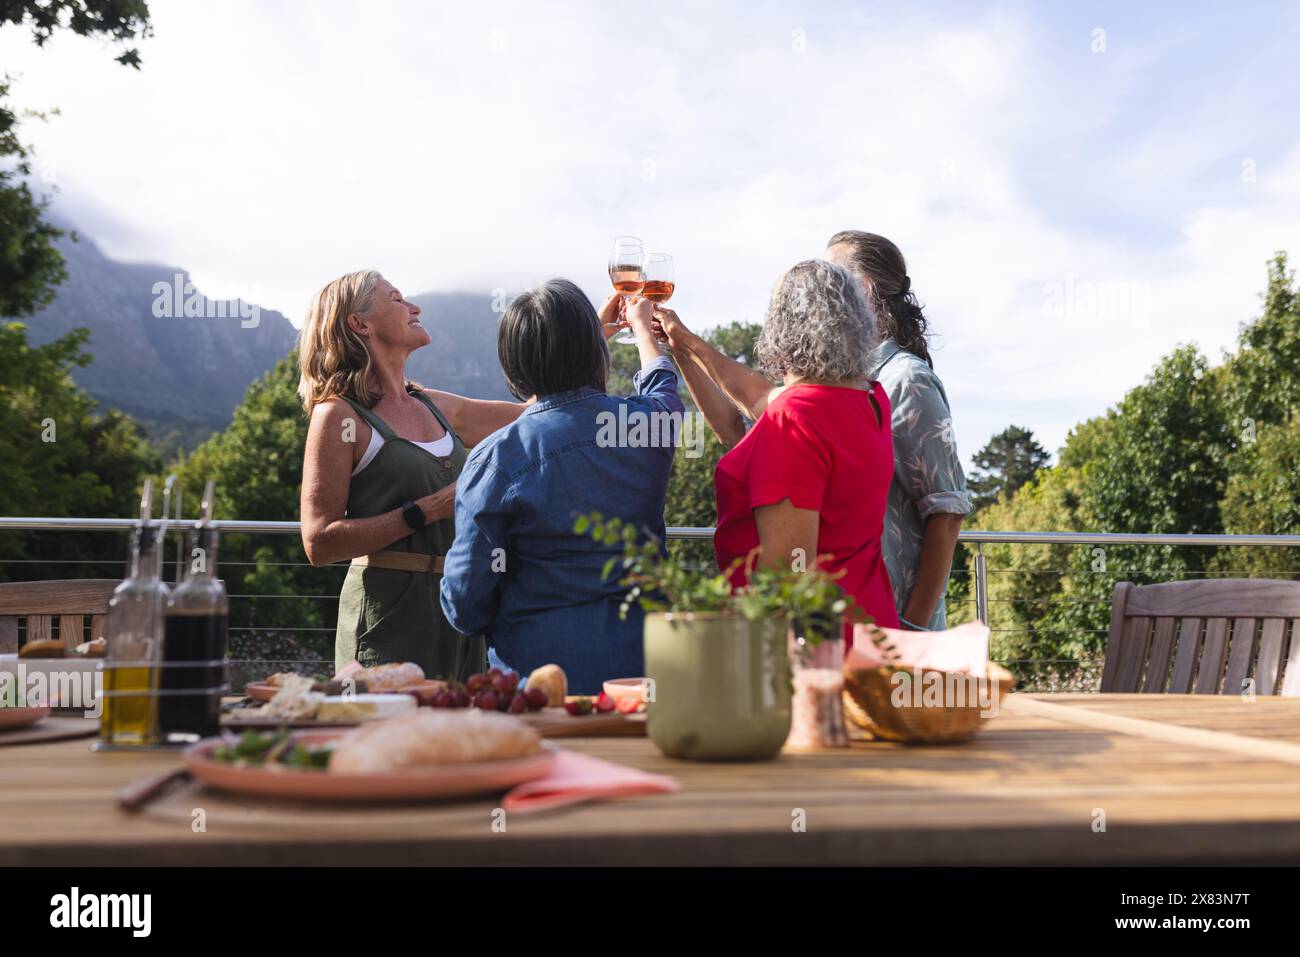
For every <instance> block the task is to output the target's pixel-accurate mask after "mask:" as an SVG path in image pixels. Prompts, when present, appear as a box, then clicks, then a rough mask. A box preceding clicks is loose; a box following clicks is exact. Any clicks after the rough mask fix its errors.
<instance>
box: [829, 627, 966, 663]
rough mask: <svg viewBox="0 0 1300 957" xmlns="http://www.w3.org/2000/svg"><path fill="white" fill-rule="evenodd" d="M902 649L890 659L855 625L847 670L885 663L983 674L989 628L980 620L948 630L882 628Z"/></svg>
mask: <svg viewBox="0 0 1300 957" xmlns="http://www.w3.org/2000/svg"><path fill="white" fill-rule="evenodd" d="M880 630H881V631H883V632H884V633H885V634H886V635H888V636H889V639H890V644H892V645H893V646H894V650H895V651H896V652H897V653H898V660H897V661H892V662H891V661H889V660H888V659H887V658H886V657H885V655H884V654H883V653H882V652H881V650H880V649H879V648H877V647H876V645H875V642H873V641H872V640H871V639H870V638H869V637H867V635H866V634H865V633H864V631H863V626H862V625H856V626H854V633H853V647H852V648H851V649H849V653H848V654H847V655H846V656H845V658H844V669H845V670H846V671H867V670H869V669H871V668H879V667H881V666H882V665H893V666H894V667H902V668H907V669H909V670H911V669H914V668H921V669H924V670H934V671H948V672H953V673H956V674H963V675H964V674H977V675H982V674H986V673H987V672H988V665H989V629H988V626H987V625H984V624H981V623H980V622H978V621H972V622H968V623H967V624H965V625H958V626H957V627H956V628H949V629H948V630H947V631H901V630H899V629H896V628H881V629H880Z"/></svg>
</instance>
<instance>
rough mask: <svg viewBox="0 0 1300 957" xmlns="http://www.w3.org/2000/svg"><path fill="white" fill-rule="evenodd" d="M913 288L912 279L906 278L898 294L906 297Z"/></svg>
mask: <svg viewBox="0 0 1300 957" xmlns="http://www.w3.org/2000/svg"><path fill="white" fill-rule="evenodd" d="M911 288H912V277H911V276H904V277H903V281H902V283H901V284H900V285H899V287H898V294H899V295H900V296H906V295H907V291H908V290H909V289H911Z"/></svg>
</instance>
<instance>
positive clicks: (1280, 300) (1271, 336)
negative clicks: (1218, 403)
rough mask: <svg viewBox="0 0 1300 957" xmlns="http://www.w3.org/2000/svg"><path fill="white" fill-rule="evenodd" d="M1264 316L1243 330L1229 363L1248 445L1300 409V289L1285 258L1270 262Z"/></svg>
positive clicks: (1233, 404) (1235, 421)
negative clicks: (1254, 435)
mask: <svg viewBox="0 0 1300 957" xmlns="http://www.w3.org/2000/svg"><path fill="white" fill-rule="evenodd" d="M1261 298H1262V299H1263V302H1264V312H1263V314H1262V315H1261V316H1260V317H1259V318H1258V319H1256V320H1255V321H1254V322H1251V323H1248V324H1246V325H1244V326H1242V328H1241V333H1240V335H1239V337H1238V351H1237V354H1236V355H1234V356H1232V357H1231V358H1229V359H1228V362H1227V363H1226V366H1227V369H1228V372H1229V377H1228V386H1229V388H1228V390H1227V397H1228V405H1229V407H1230V409H1231V416H1230V417H1231V425H1232V431H1233V433H1234V434H1235V435H1236V436H1238V437H1239V439H1241V440H1243V441H1245V442H1249V441H1250V440H1251V432H1252V430H1253V431H1256V432H1258V430H1260V429H1261V428H1262V427H1263V426H1266V425H1278V424H1280V423H1282V422H1286V421H1288V420H1289V419H1291V418H1292V417H1293V416H1294V415H1295V414H1296V412H1297V411H1298V410H1300V290H1298V289H1297V288H1296V286H1295V272H1294V271H1291V272H1288V271H1287V259H1286V254H1285V253H1281V252H1279V253H1278V254H1277V255H1276V256H1274V257H1273V259H1272V260H1271V261H1270V262H1269V264H1268V286H1267V288H1266V289H1265V291H1264V294H1263V296H1262V297H1261Z"/></svg>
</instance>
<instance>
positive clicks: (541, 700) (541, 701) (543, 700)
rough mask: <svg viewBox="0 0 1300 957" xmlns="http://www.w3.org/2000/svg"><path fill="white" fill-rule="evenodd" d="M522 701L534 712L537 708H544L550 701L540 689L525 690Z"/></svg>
mask: <svg viewBox="0 0 1300 957" xmlns="http://www.w3.org/2000/svg"><path fill="white" fill-rule="evenodd" d="M524 700H526V701H527V702H528V707H530V708H532V709H533V710H534V711H536V710H537V709H539V708H545V707H546V705H547V703H548V702H549V701H550V699H549V698H547V697H546V692H545V691H543V690H542V689H541V688H525V689H524Z"/></svg>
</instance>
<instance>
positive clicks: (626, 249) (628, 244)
mask: <svg viewBox="0 0 1300 957" xmlns="http://www.w3.org/2000/svg"><path fill="white" fill-rule="evenodd" d="M644 265H645V246H644V245H643V244H642V243H641V240H639V239H637V238H636V237H635V236H615V237H614V248H613V249H611V250H610V253H609V281H610V282H612V283H613V284H614V288H615V289H616V290H618V293H619V295H621V296H622V297H623V298H624V299H630V298H631V297H632V296H635V295H636V294H637V293H639V292H640V291H641V287H642V285H643V284H644V282H645V275H644V273H643V271H642V267H643V266H644ZM614 341H615V342H618V343H621V344H623V345H635V344H636V336H634V335H633V334H632V330H631V329H624V330H623V331H621V332H620V333H619V334H618V335H616V336H615V337H614Z"/></svg>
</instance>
